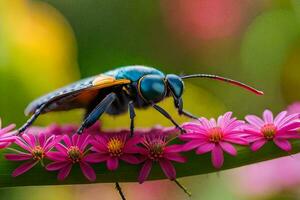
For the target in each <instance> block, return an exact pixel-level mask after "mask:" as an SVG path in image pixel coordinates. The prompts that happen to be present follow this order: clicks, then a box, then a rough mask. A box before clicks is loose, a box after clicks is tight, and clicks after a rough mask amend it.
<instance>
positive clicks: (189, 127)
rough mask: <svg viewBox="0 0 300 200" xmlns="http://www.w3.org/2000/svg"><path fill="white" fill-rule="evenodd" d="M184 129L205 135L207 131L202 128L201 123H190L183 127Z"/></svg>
mask: <svg viewBox="0 0 300 200" xmlns="http://www.w3.org/2000/svg"><path fill="white" fill-rule="evenodd" d="M182 128H183V129H184V130H187V131H192V132H196V133H205V132H206V131H207V130H206V129H205V128H204V127H202V125H201V124H200V123H193V122H188V123H184V124H183V125H182Z"/></svg>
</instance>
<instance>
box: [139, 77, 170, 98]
mask: <svg viewBox="0 0 300 200" xmlns="http://www.w3.org/2000/svg"><path fill="white" fill-rule="evenodd" d="M139 92H140V94H141V96H142V97H143V98H144V99H145V100H147V101H152V102H159V101H160V100H162V99H163V98H164V97H165V95H166V87H165V83H164V80H163V77H161V76H157V75H146V76H144V77H142V78H141V79H140V81H139Z"/></svg>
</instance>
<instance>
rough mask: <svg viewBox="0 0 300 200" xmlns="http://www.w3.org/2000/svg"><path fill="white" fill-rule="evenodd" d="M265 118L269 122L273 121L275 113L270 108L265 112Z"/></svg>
mask: <svg viewBox="0 0 300 200" xmlns="http://www.w3.org/2000/svg"><path fill="white" fill-rule="evenodd" d="M263 118H264V120H265V122H266V123H267V124H272V123H273V113H272V112H271V111H270V110H265V111H264V113H263Z"/></svg>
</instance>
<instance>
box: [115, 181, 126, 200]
mask: <svg viewBox="0 0 300 200" xmlns="http://www.w3.org/2000/svg"><path fill="white" fill-rule="evenodd" d="M115 185H116V189H117V190H118V192H119V195H120V197H121V199H122V200H126V198H125V195H124V193H123V191H122V188H121V186H120V184H119V183H118V182H116V183H115Z"/></svg>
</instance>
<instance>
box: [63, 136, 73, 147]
mask: <svg viewBox="0 0 300 200" xmlns="http://www.w3.org/2000/svg"><path fill="white" fill-rule="evenodd" d="M62 140H63V141H64V143H65V144H66V146H67V147H70V146H72V141H71V139H70V136H68V135H64V136H63V138H62Z"/></svg>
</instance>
